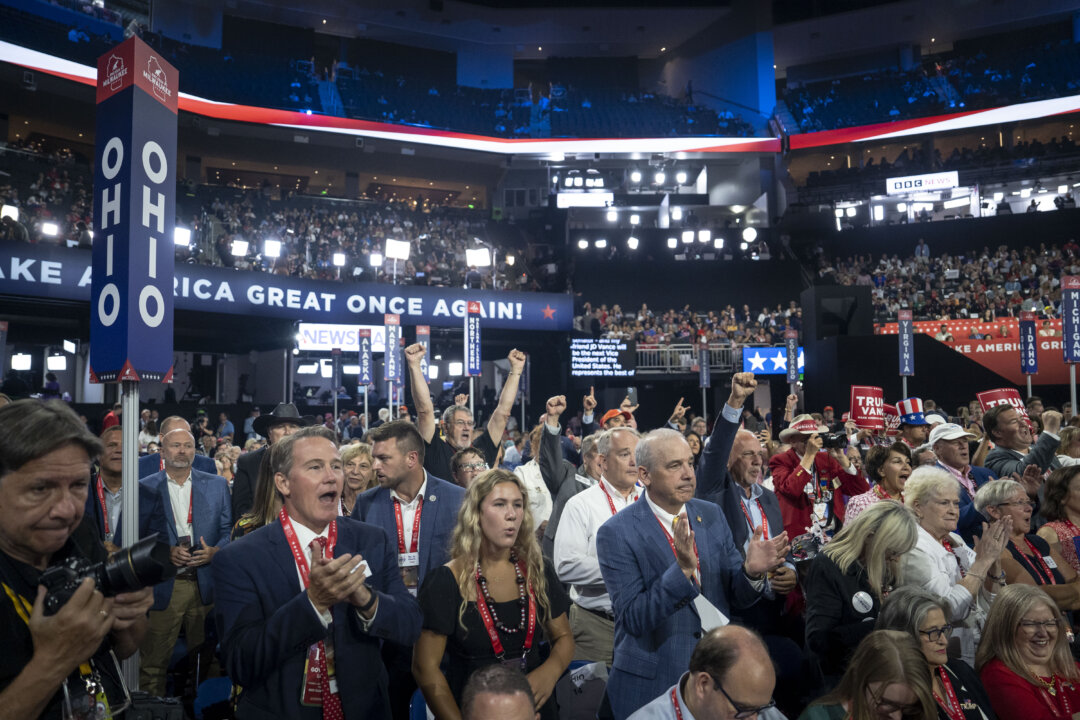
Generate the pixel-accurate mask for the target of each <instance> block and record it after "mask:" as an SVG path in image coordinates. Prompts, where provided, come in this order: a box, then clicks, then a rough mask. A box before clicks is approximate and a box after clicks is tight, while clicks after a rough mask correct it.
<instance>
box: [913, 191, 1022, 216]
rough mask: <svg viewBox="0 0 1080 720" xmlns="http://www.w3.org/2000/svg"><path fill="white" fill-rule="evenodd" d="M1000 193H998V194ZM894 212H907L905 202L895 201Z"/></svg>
mask: <svg viewBox="0 0 1080 720" xmlns="http://www.w3.org/2000/svg"><path fill="white" fill-rule="evenodd" d="M1000 194H1001V193H998V195H1000ZM896 212H902V213H906V212H907V203H896Z"/></svg>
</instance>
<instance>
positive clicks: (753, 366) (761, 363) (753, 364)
mask: <svg viewBox="0 0 1080 720" xmlns="http://www.w3.org/2000/svg"><path fill="white" fill-rule="evenodd" d="M767 359H768V358H763V357H761V353H759V352H755V353H754V357H752V358H750V372H754V371H755V370H760V371H761V372H765V361H766V360H767Z"/></svg>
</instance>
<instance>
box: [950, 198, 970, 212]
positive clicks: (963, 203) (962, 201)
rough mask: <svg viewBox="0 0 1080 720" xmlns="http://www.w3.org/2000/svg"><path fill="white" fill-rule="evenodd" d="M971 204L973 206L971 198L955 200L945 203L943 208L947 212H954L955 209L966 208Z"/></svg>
mask: <svg viewBox="0 0 1080 720" xmlns="http://www.w3.org/2000/svg"><path fill="white" fill-rule="evenodd" d="M970 204H971V198H970V197H962V198H955V199H953V200H946V201H945V202H944V203H943V207H944V208H945V209H946V210H953V209H955V208H962V207H964V206H966V205H970Z"/></svg>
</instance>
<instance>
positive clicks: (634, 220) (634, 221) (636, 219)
mask: <svg viewBox="0 0 1080 720" xmlns="http://www.w3.org/2000/svg"><path fill="white" fill-rule="evenodd" d="M630 224H631V225H640V224H641V216H640V215H631V216H630Z"/></svg>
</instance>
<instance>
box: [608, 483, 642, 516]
mask: <svg viewBox="0 0 1080 720" xmlns="http://www.w3.org/2000/svg"><path fill="white" fill-rule="evenodd" d="M600 491H601V492H602V493H604V497H605V498H607V504H608V507H609V508H611V514H612V515H614V514H615V513H616V512H618V511H617V510H616V509H615V501H614V500H612V499H611V494H610V493H608V491H607V488H606V487H604V481H603V480H601V481H600ZM637 499H638V496H637V495H634V496H633V497H631V498H630V499H629V500H627V502H628V503H632V502H637Z"/></svg>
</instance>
